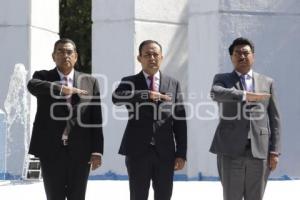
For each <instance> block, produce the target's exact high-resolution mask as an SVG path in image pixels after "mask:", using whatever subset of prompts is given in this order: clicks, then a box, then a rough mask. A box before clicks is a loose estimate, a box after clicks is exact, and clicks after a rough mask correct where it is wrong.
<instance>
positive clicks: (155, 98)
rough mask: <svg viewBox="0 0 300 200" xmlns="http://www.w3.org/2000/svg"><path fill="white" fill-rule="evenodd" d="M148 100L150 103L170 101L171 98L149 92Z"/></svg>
mask: <svg viewBox="0 0 300 200" xmlns="http://www.w3.org/2000/svg"><path fill="white" fill-rule="evenodd" d="M149 98H150V99H151V100H152V101H171V100H172V99H171V97H169V96H168V95H165V94H161V93H160V92H156V91H150V95H149Z"/></svg>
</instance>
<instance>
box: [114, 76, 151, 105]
mask: <svg viewBox="0 0 300 200" xmlns="http://www.w3.org/2000/svg"><path fill="white" fill-rule="evenodd" d="M147 101H149V90H135V85H134V82H133V81H131V80H130V79H127V78H123V79H122V80H121V83H120V84H119V86H118V87H117V89H116V90H115V91H114V92H113V94H112V102H113V103H114V104H115V105H117V106H120V105H125V104H127V103H130V104H132V103H142V102H147Z"/></svg>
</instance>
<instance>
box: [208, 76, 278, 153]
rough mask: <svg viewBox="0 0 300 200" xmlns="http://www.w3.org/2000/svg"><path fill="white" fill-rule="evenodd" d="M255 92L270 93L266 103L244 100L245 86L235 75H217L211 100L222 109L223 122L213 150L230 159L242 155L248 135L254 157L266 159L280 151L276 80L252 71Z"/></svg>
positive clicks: (217, 131) (216, 133)
mask: <svg viewBox="0 0 300 200" xmlns="http://www.w3.org/2000/svg"><path fill="white" fill-rule="evenodd" d="M253 81H254V82H253V83H254V92H258V93H260V92H262V93H269V94H271V97H270V98H269V99H267V100H264V101H260V102H256V103H246V102H243V101H242V98H243V93H244V91H243V87H242V85H241V82H240V78H239V76H238V75H237V74H236V73H235V72H232V73H225V74H217V75H216V76H215V78H214V81H213V86H212V89H211V95H212V99H213V100H215V101H217V102H218V104H219V109H220V121H219V124H218V127H217V130H216V132H215V136H214V139H213V142H212V145H211V148H210V151H211V152H213V153H217V154H224V155H229V156H240V155H242V154H243V153H244V151H245V146H246V145H247V142H248V135H250V139H251V149H252V154H253V156H254V157H255V158H260V159H266V158H267V157H268V154H269V152H271V151H272V152H277V153H279V152H280V134H281V132H280V117H279V111H278V106H277V101H276V95H275V89H274V81H273V80H272V79H271V78H269V77H267V76H264V75H262V74H258V73H255V72H253Z"/></svg>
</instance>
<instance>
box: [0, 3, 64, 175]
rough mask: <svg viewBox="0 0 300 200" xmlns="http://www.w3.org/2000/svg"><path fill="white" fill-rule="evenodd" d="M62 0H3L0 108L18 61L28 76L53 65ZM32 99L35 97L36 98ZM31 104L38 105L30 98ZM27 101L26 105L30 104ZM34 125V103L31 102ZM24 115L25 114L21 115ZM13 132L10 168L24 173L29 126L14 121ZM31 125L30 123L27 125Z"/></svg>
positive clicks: (0, 18)
mask: <svg viewBox="0 0 300 200" xmlns="http://www.w3.org/2000/svg"><path fill="white" fill-rule="evenodd" d="M58 3H59V1H58V0H51V1H50V0H49V1H40V0H23V1H18V0H11V1H1V6H0V43H1V47H2V48H1V49H0V60H1V64H0V81H1V83H2V84H1V85H2V87H1V91H2V92H1V94H0V109H2V110H4V101H5V99H6V96H7V92H8V83H9V81H10V77H11V75H12V73H13V70H14V66H15V64H16V63H22V64H24V65H25V67H26V70H27V71H28V73H27V77H28V78H29V77H31V74H32V73H33V72H34V71H35V70H37V69H45V68H51V67H53V66H54V64H53V62H52V58H51V52H52V50H53V44H54V41H55V40H56V39H58V34H57V33H58V28H59V27H58V19H59V16H58V15H59V12H58V10H59V4H58ZM27 97H28V99H29V100H31V99H32V100H33V101H35V99H34V98H29V95H28V96H27ZM29 105H35V103H33V102H31V101H30V103H29ZM29 105H25V106H27V107H28V106H29ZM29 109H30V116H29V117H30V118H29V119H30V120H29V121H28V125H29V124H30V125H32V121H33V117H34V115H35V106H30V107H29ZM22 117H25V116H22ZM14 123H15V124H13V126H14V128H13V132H12V133H11V138H10V140H9V141H8V148H9V149H10V152H9V153H10V154H9V155H8V160H7V170H8V173H10V174H11V175H14V176H15V175H16V176H19V175H21V172H22V171H21V170H22V167H23V157H24V155H25V151H26V150H25V149H26V148H25V147H24V140H25V138H26V135H28V134H29V130H28V129H27V130H25V129H26V126H25V125H22V124H18V122H14ZM27 127H28V126H27Z"/></svg>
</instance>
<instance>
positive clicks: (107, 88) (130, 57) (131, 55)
mask: <svg viewBox="0 0 300 200" xmlns="http://www.w3.org/2000/svg"><path fill="white" fill-rule="evenodd" d="M92 38H93V41H92V44H93V51H92V52H93V54H92V56H93V61H92V63H93V73H94V74H95V75H96V74H102V75H104V77H106V79H105V81H104V80H100V83H102V86H103V87H102V89H101V91H102V93H104V95H103V103H104V105H103V107H105V108H106V109H105V110H106V111H107V113H106V112H104V113H105V114H104V120H105V121H106V123H105V124H104V141H105V142H104V143H105V145H104V146H105V149H104V164H103V167H102V168H101V169H99V170H98V171H96V172H95V173H94V174H104V173H107V172H109V171H111V172H113V173H115V174H118V175H127V172H126V168H125V163H124V157H123V156H120V155H118V149H119V145H120V143H121V138H122V136H123V133H124V129H125V125H126V123H127V118H126V116H127V111H126V110H125V109H124V114H123V115H122V116H125V119H124V120H117V119H116V117H114V116H113V114H112V113H113V112H114V109H116V108H115V107H113V105H112V103H111V93H112V86H113V84H114V83H115V82H116V81H120V80H121V78H122V77H123V76H128V75H133V74H135V73H138V72H139V71H140V70H141V66H140V65H139V63H138V62H137V60H136V56H137V55H138V46H139V44H140V43H141V42H142V41H143V40H146V39H153V40H157V41H158V42H159V43H161V44H162V47H163V54H164V56H165V60H164V62H163V66H162V71H163V72H164V73H167V74H169V75H171V76H174V77H176V78H178V79H179V80H180V81H181V82H182V85H183V88H186V84H185V83H186V81H184V80H186V75H187V73H186V68H187V40H186V38H187V0H177V1H176V2H174V1H173V0H163V1H147V0H94V1H93V37H92ZM117 115H118V116H120V114H119V113H118V114H117ZM180 173H185V172H184V171H182V172H180Z"/></svg>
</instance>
